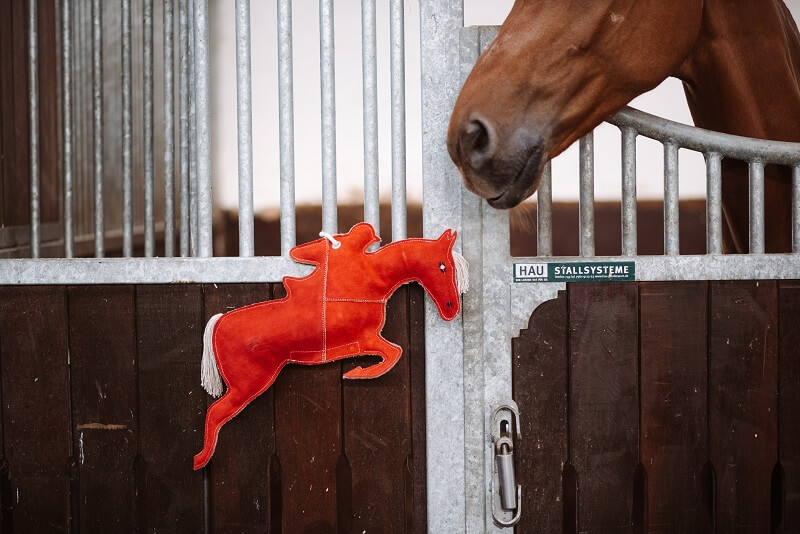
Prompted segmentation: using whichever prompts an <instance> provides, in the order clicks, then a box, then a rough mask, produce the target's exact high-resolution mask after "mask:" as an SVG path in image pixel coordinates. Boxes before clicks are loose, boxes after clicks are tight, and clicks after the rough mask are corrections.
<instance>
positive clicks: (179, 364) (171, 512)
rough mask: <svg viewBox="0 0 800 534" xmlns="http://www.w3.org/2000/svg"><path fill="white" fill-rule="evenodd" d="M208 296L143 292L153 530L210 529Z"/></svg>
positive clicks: (176, 289)
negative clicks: (200, 465) (206, 480)
mask: <svg viewBox="0 0 800 534" xmlns="http://www.w3.org/2000/svg"><path fill="white" fill-rule="evenodd" d="M203 326H204V325H203V293H202V287H201V286H199V285H169V286H167V285H159V286H138V287H137V288H136V340H137V348H138V354H139V381H138V382H139V410H140V424H139V455H140V457H141V460H142V462H143V463H144V469H145V472H144V474H145V478H144V487H138V488H137V492H138V493H139V494H140V495H143V496H144V497H145V500H144V502H143V503H142V504H143V505H144V506H143V509H142V510H140V512H142V515H143V517H144V519H145V524H144V525H143V526H144V528H145V530H146V531H147V532H154V531H167V530H168V531H170V532H201V531H202V530H203V524H202V521H203V509H204V506H203V475H202V473H201V472H196V471H193V470H192V468H191V466H192V457H193V456H194V454H195V453H196V452H197V451H198V450H200V449H201V448H202V443H203V439H202V432H203V421H204V417H205V408H206V402H205V400H206V399H205V392H204V391H203V389H202V387H201V386H200V358H201V355H202V350H203V334H202V333H203Z"/></svg>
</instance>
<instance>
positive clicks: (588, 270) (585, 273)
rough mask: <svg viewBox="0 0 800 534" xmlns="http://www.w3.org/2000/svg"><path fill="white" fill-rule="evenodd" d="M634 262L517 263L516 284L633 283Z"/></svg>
mask: <svg viewBox="0 0 800 534" xmlns="http://www.w3.org/2000/svg"><path fill="white" fill-rule="evenodd" d="M635 279H636V264H635V263H634V262H632V261H602V262H583V261H575V262H560V263H545V262H542V263H515V264H514V282H633V281H634V280H635Z"/></svg>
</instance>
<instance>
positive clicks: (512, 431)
mask: <svg viewBox="0 0 800 534" xmlns="http://www.w3.org/2000/svg"><path fill="white" fill-rule="evenodd" d="M515 438H516V439H522V433H521V430H520V425H519V408H518V407H517V403H516V402H514V401H513V400H511V399H508V400H505V401H503V402H501V403H500V404H499V405H497V406H496V407H495V408H494V410H493V411H492V449H493V453H494V462H493V468H492V517H493V518H494V521H495V523H497V524H498V525H499V526H501V527H513V526H514V525H516V524H517V523H519V518H520V516H521V515H522V486H520V485H519V484H517V481H516V475H515V473H514V439H515ZM495 487H496V488H497V491H496V492H495ZM498 500H499V501H500V502H499V507H500V509H499V510H498V502H497V501H498ZM508 516H511V518H510V519H507V518H508Z"/></svg>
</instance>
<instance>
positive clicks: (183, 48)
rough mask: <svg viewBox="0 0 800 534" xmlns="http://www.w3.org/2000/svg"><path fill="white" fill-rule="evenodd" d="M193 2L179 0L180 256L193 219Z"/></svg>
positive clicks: (186, 252)
mask: <svg viewBox="0 0 800 534" xmlns="http://www.w3.org/2000/svg"><path fill="white" fill-rule="evenodd" d="M188 4H189V0H178V41H179V47H178V51H179V52H178V100H179V104H178V123H179V125H178V132H179V138H178V143H179V150H180V159H181V161H180V193H179V195H178V198H179V199H180V207H179V211H180V215H179V218H180V254H181V257H184V258H185V257H187V256H189V255H190V254H191V247H190V239H191V238H190V234H191V227H190V217H189V210H190V208H189V201H190V198H189V159H190V157H191V156H190V153H189V143H190V142H189V106H190V101H189V91H190V89H189V33H190V32H189V6H188Z"/></svg>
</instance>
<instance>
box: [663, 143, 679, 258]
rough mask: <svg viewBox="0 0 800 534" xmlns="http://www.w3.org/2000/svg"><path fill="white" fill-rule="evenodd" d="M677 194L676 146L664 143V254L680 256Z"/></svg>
mask: <svg viewBox="0 0 800 534" xmlns="http://www.w3.org/2000/svg"><path fill="white" fill-rule="evenodd" d="M679 210H680V200H679V193H678V145H676V144H675V143H673V142H671V141H667V142H666V143H664V253H665V254H667V255H669V256H677V255H678V254H680V240H679Z"/></svg>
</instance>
